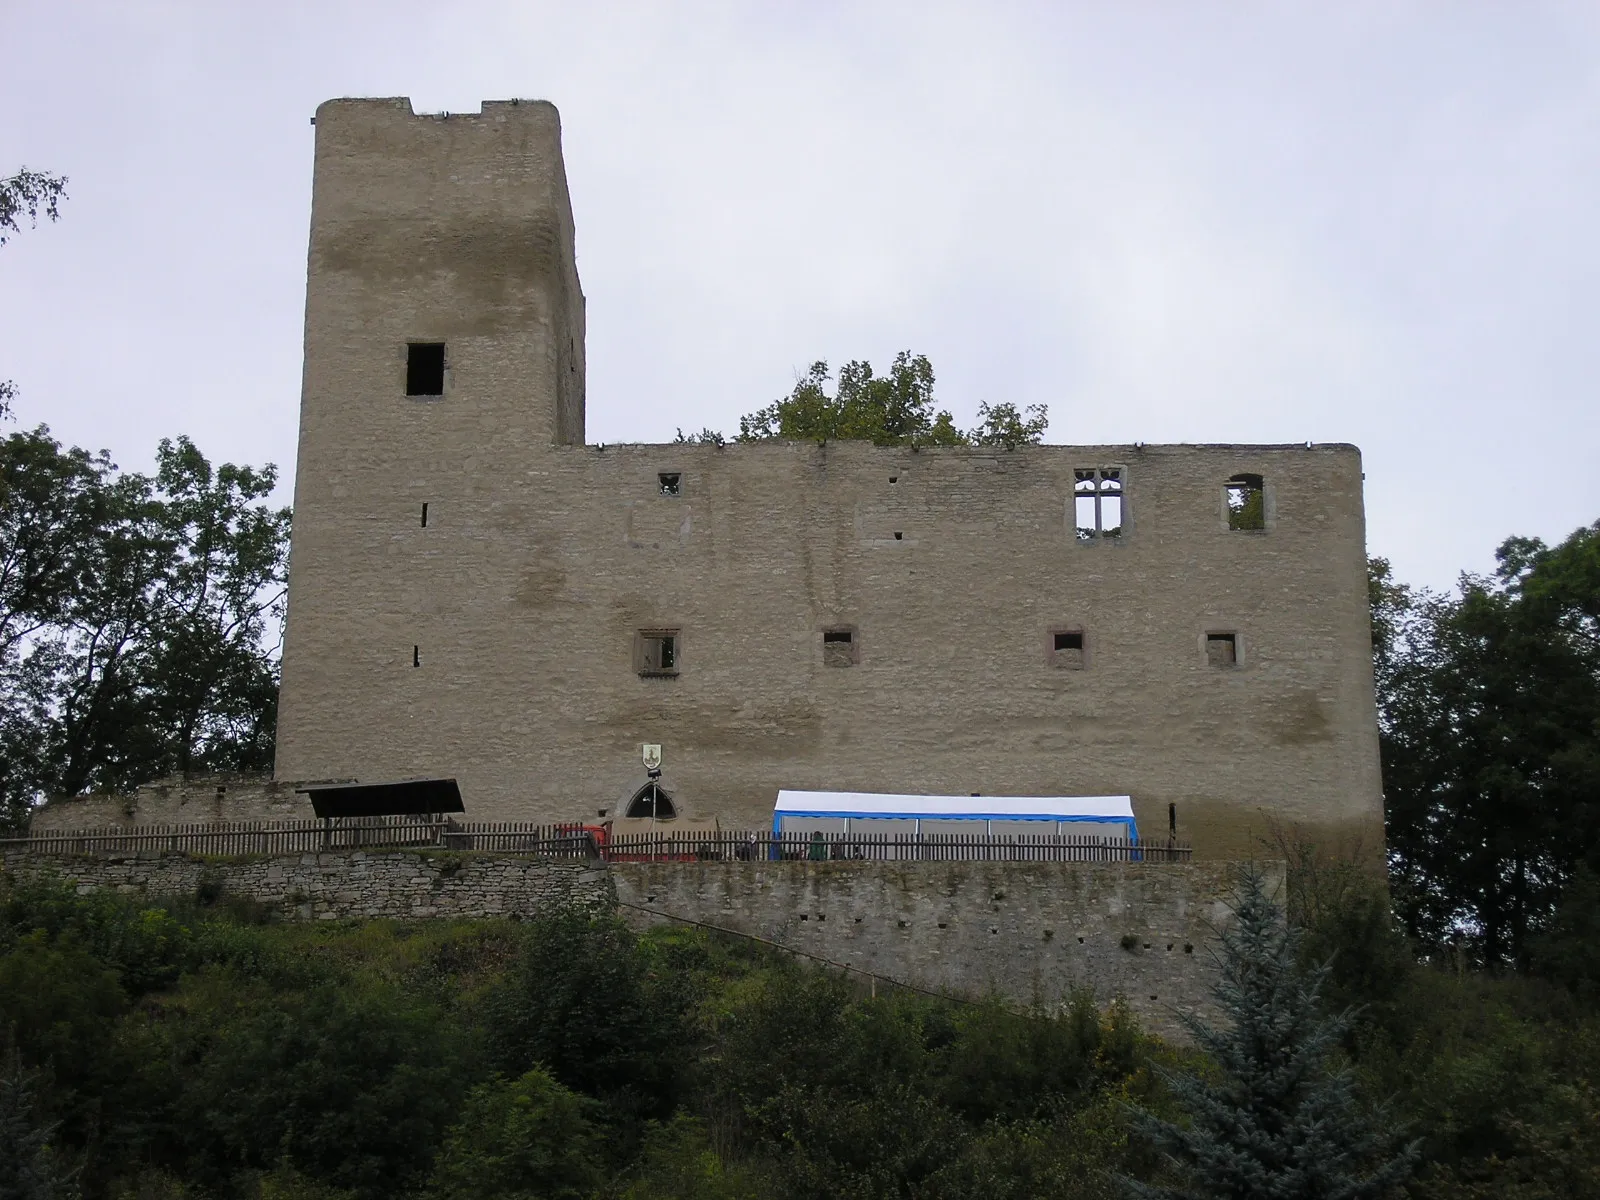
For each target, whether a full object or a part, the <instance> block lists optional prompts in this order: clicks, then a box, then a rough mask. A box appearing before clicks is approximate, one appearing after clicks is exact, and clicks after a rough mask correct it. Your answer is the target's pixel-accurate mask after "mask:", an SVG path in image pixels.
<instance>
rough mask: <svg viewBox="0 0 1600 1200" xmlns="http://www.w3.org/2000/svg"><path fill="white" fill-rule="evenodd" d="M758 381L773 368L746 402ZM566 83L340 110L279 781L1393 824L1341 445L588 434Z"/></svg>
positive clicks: (708, 811)
mask: <svg viewBox="0 0 1600 1200" xmlns="http://www.w3.org/2000/svg"><path fill="white" fill-rule="evenodd" d="M760 399H763V400H764V399H765V398H760ZM584 410H585V390H584V302H583V294H582V291H581V289H580V285H579V281H578V273H577V268H576V262H575V258H574V235H573V219H572V213H571V207H570V203H569V200H568V195H567V187H566V179H565V173H564V170H563V166H562V159H561V144H560V125H559V119H558V117H557V114H556V110H555V108H554V107H552V106H551V105H549V104H546V103H538V102H517V101H509V102H496V103H485V104H484V105H483V107H482V111H481V112H480V113H477V114H465V115H461V114H449V115H448V116H444V115H439V116H426V115H425V116H418V115H416V114H414V113H413V112H412V109H411V106H410V104H409V102H408V101H406V100H403V99H399V100H337V101H331V102H329V103H327V104H324V105H323V106H322V107H321V108H320V109H319V110H318V113H317V120H316V167H315V186H314V195H313V203H312V218H311V241H310V255H309V262H308V272H307V292H306V331H305V376H304V392H303V399H302V405H301V417H300V441H299V468H298V472H297V476H296V485H295V520H294V532H293V549H292V554H291V566H290V586H289V613H288V627H287V632H286V641H285V647H284V656H283V683H282V693H281V711H280V718H279V726H278V751H277V754H278V757H277V772H276V773H277V777H278V778H279V779H280V780H296V779H318V778H324V779H325V778H352V777H354V778H358V779H360V780H363V781H381V780H389V779H397V778H403V777H408V776H453V777H455V778H456V779H458V780H459V781H460V786H461V792H462V795H463V797H464V799H465V803H466V806H467V811H468V816H469V817H471V818H473V819H478V820H576V819H584V818H589V819H592V818H593V817H594V816H595V815H596V813H597V812H598V811H599V810H602V809H604V810H607V811H609V812H610V813H613V814H615V815H622V813H623V812H625V811H626V810H627V807H628V805H629V803H630V801H632V800H633V798H634V797H636V796H637V795H638V794H639V792H640V789H641V788H643V787H644V786H645V785H646V782H647V781H646V777H645V771H644V767H643V765H642V764H641V762H640V754H639V747H640V744H641V743H659V744H660V745H661V746H662V748H663V758H664V775H663V777H662V779H661V786H662V788H663V789H664V791H665V793H666V795H667V796H668V797H670V804H671V805H672V807H673V809H674V811H675V812H676V813H677V814H679V815H680V816H701V817H710V816H715V817H717V818H718V819H720V821H721V822H722V824H723V825H724V826H735V827H744V826H749V827H760V826H764V825H766V824H767V823H769V821H770V819H771V812H772V805H773V800H774V796H775V793H776V792H777V790H778V789H779V788H780V787H782V788H798V789H818V790H843V791H860V792H872V791H877V792H915V793H935V794H950V795H963V794H970V793H974V792H978V793H983V794H984V795H999V794H1018V795H1032V796H1049V795H1121V794H1127V795H1130V796H1132V798H1133V804H1134V809H1135V812H1136V814H1137V816H1138V819H1139V824H1140V828H1141V830H1142V831H1143V832H1144V835H1145V836H1146V837H1150V836H1152V835H1154V836H1165V834H1166V831H1167V829H1168V823H1169V817H1170V816H1172V815H1174V814H1175V816H1176V820H1177V823H1178V831H1179V835H1180V836H1181V837H1185V838H1188V839H1191V840H1192V841H1193V843H1194V846H1195V851H1196V855H1197V856H1199V857H1206V858H1224V857H1235V856H1244V855H1248V854H1250V853H1251V852H1252V851H1254V850H1256V849H1258V843H1257V842H1256V841H1255V839H1256V838H1258V837H1260V836H1262V835H1265V834H1267V833H1268V831H1269V825H1270V823H1271V822H1273V821H1277V822H1281V823H1283V824H1285V825H1289V824H1297V825H1300V826H1303V827H1306V828H1308V829H1309V830H1311V831H1313V832H1316V833H1319V834H1321V835H1323V836H1331V835H1338V836H1358V837H1360V838H1362V839H1363V840H1364V841H1365V842H1366V843H1367V844H1368V846H1369V847H1374V846H1376V845H1378V844H1379V843H1380V842H1381V837H1382V816H1381V813H1382V805H1381V795H1380V784H1379V772H1378V746H1377V725H1376V710H1375V705H1374V699H1373V686H1372V662H1371V647H1370V640H1369V627H1368V615H1367V596H1366V583H1365V548H1364V534H1363V516H1362V494H1361V492H1362V489H1361V462H1360V456H1359V453H1358V452H1357V451H1356V449H1355V448H1354V447H1351V446H1343V445H1315V446H1309V445H1296V446H1157V445H1143V444H1141V445H1134V446H1028V447H1022V448H1019V449H1016V450H1011V451H1005V450H995V449H987V448H961V449H927V448H924V449H916V448H911V447H878V446H873V445H868V444H861V443H830V444H825V445H817V444H812V443H806V444H796V443H758V444H749V445H728V446H724V447H718V446H712V445H607V446H597V445H588V444H586V443H585V438H584Z"/></svg>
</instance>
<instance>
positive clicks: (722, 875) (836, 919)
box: [611, 863, 1282, 1035]
mask: <svg viewBox="0 0 1600 1200" xmlns="http://www.w3.org/2000/svg"><path fill="white" fill-rule="evenodd" d="M1233 869H1234V865H1233V864H1228V863H1202V864H1193V865H1183V866H1177V865H1174V866H1165V865H1153V864H1142V863H1135V864H1126V865H1113V864H1088V863H905V864H899V863H783V864H744V863H739V864H731V863H705V864H698V863H660V864H655V863H650V864H646V863H637V864H618V865H614V866H613V867H612V868H611V873H612V878H613V879H614V880H615V886H616V894H617V899H618V901H619V902H620V903H621V904H622V906H623V912H624V913H625V914H626V915H628V916H629V917H630V919H632V920H634V921H636V922H639V923H650V922H652V921H656V920H662V919H664V918H666V917H676V918H680V919H682V918H688V919H691V920H695V921H700V922H704V923H706V924H709V925H715V926H718V927H720V928H724V929H731V930H735V931H737V932H740V933H748V934H753V935H755V936H757V937H761V938H765V939H766V940H768V941H771V942H776V943H777V944H779V945H781V946H787V947H791V948H793V949H796V950H803V951H805V952H807V953H809V954H814V955H816V956H818V957H820V958H824V959H827V960H829V961H831V962H836V963H841V964H843V965H845V966H851V967H856V968H859V969H860V970H863V971H869V972H872V973H875V974H878V975H882V976H884V977H886V978H889V979H895V980H899V981H901V982H905V983H911V984H915V985H917V986H919V987H924V988H928V989H930V990H933V991H939V992H946V993H955V994H963V995H969V996H980V995H986V994H988V995H996V996H1000V997H1004V998H1005V999H1007V1000H1010V1001H1012V1002H1017V1003H1034V1002H1039V1003H1044V1004H1054V1003H1057V1002H1059V1001H1061V1000H1063V999H1065V998H1066V997H1067V996H1069V995H1070V994H1071V993H1072V991H1073V990H1074V989H1076V988H1088V989H1090V990H1091V991H1092V992H1093V993H1094V995H1095V996H1096V998H1097V999H1099V1000H1100V1001H1101V1002H1106V1001H1109V1000H1110V999H1112V998H1113V997H1115V996H1123V997H1126V998H1127V999H1128V1001H1129V1002H1130V1003H1131V1004H1132V1006H1133V1008H1134V1009H1135V1011H1136V1012H1138V1013H1139V1014H1140V1017H1141V1019H1142V1020H1143V1021H1144V1022H1145V1024H1146V1025H1147V1026H1149V1027H1151V1028H1154V1029H1156V1030H1158V1031H1160V1032H1163V1033H1166V1034H1169V1035H1170V1034H1174V1033H1178V1032H1179V1027H1178V1020H1177V1017H1176V1014H1177V1013H1179V1012H1192V1011H1196V1010H1204V1009H1205V1007H1206V1006H1207V1004H1208V1003H1209V993H1210V989H1211V987H1212V985H1213V984H1214V983H1215V981H1216V964H1215V961H1214V959H1213V958H1212V955H1211V953H1210V950H1211V948H1212V946H1213V944H1214V939H1215V931H1216V929H1217V928H1218V927H1219V926H1220V925H1221V924H1222V923H1224V922H1225V921H1226V920H1227V917H1228V909H1227V905H1226V900H1227V897H1228V895H1229V880H1230V875H1231V872H1232V870H1233ZM1268 870H1269V872H1270V876H1271V880H1272V886H1274V887H1278V886H1280V885H1281V883H1280V881H1281V879H1282V868H1281V865H1280V864H1272V865H1270V866H1269V868H1268Z"/></svg>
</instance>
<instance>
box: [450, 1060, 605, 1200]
mask: <svg viewBox="0 0 1600 1200" xmlns="http://www.w3.org/2000/svg"><path fill="white" fill-rule="evenodd" d="M591 1107H592V1102H586V1101H585V1100H584V1098H583V1097H582V1096H579V1095H578V1094H577V1093H575V1092H571V1091H568V1090H567V1089H566V1088H564V1087H562V1086H561V1085H560V1084H559V1083H557V1082H556V1081H555V1080H554V1079H552V1078H550V1076H549V1075H547V1074H546V1073H545V1072H544V1071H542V1070H540V1069H539V1068H538V1067H535V1068H534V1069H533V1070H531V1071H528V1072H526V1073H525V1074H523V1075H522V1076H520V1077H519V1078H517V1079H513V1080H495V1081H494V1082H491V1083H486V1084H483V1085H481V1086H480V1087H478V1088H476V1089H474V1091H473V1092H472V1094H471V1095H470V1096H469V1097H468V1098H467V1102H466V1104H465V1106H464V1107H463V1108H462V1111H461V1121H460V1123H459V1124H457V1125H456V1126H455V1128H454V1129H452V1130H451V1131H450V1135H449V1137H448V1138H447V1139H446V1141H445V1144H444V1147H443V1149H442V1150H441V1152H440V1155H439V1161H438V1164H437V1166H435V1168H434V1172H433V1182H432V1186H431V1187H430V1188H429V1195H430V1196H434V1197H438V1200H499V1198H501V1197H505V1198H507V1200H534V1198H535V1197H539V1198H541V1200H542V1198H545V1197H548V1198H549V1200H582V1198H583V1197H585V1196H588V1195H590V1194H591V1193H592V1191H593V1189H594V1187H595V1186H596V1185H597V1184H598V1183H599V1182H600V1178H601V1172H600V1155H599V1153H598V1150H599V1146H598V1139H599V1135H598V1133H597V1131H596V1130H595V1127H594V1125H593V1124H592V1123H591V1122H590V1120H589V1109H590V1108H591Z"/></svg>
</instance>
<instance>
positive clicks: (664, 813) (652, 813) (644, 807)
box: [622, 779, 678, 821]
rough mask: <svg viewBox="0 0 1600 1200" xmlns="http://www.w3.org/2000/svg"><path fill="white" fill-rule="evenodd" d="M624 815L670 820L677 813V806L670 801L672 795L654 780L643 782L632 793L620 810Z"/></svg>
mask: <svg viewBox="0 0 1600 1200" xmlns="http://www.w3.org/2000/svg"><path fill="white" fill-rule="evenodd" d="M622 815H623V816H625V817H631V818H638V817H644V818H646V819H649V818H652V817H653V818H654V819H655V820H657V821H670V820H672V819H673V818H675V817H676V816H677V815H678V809H677V806H676V805H674V804H673V803H672V797H671V796H669V795H667V792H666V789H665V788H663V787H662V786H661V785H660V784H659V783H657V782H656V781H655V780H653V779H652V780H651V781H650V782H649V783H647V784H645V785H644V786H643V787H642V788H640V789H639V790H638V791H637V792H635V793H634V794H633V799H631V800H629V801H628V805H627V807H626V808H625V809H623V811H622Z"/></svg>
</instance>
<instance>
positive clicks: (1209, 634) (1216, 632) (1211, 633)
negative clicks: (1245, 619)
mask: <svg viewBox="0 0 1600 1200" xmlns="http://www.w3.org/2000/svg"><path fill="white" fill-rule="evenodd" d="M1224 639H1225V640H1226V641H1227V642H1228V644H1230V645H1232V647H1233V661H1231V662H1225V663H1219V662H1212V661H1211V643H1212V641H1213V640H1216V641H1223V640H1224ZM1200 653H1201V655H1202V657H1203V660H1204V662H1205V665H1206V668H1207V669H1208V670H1212V671H1236V670H1238V669H1239V668H1240V667H1241V666H1243V665H1244V639H1243V638H1242V637H1241V636H1240V635H1239V631H1238V630H1237V629H1207V630H1206V631H1205V632H1204V633H1202V634H1201V635H1200Z"/></svg>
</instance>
